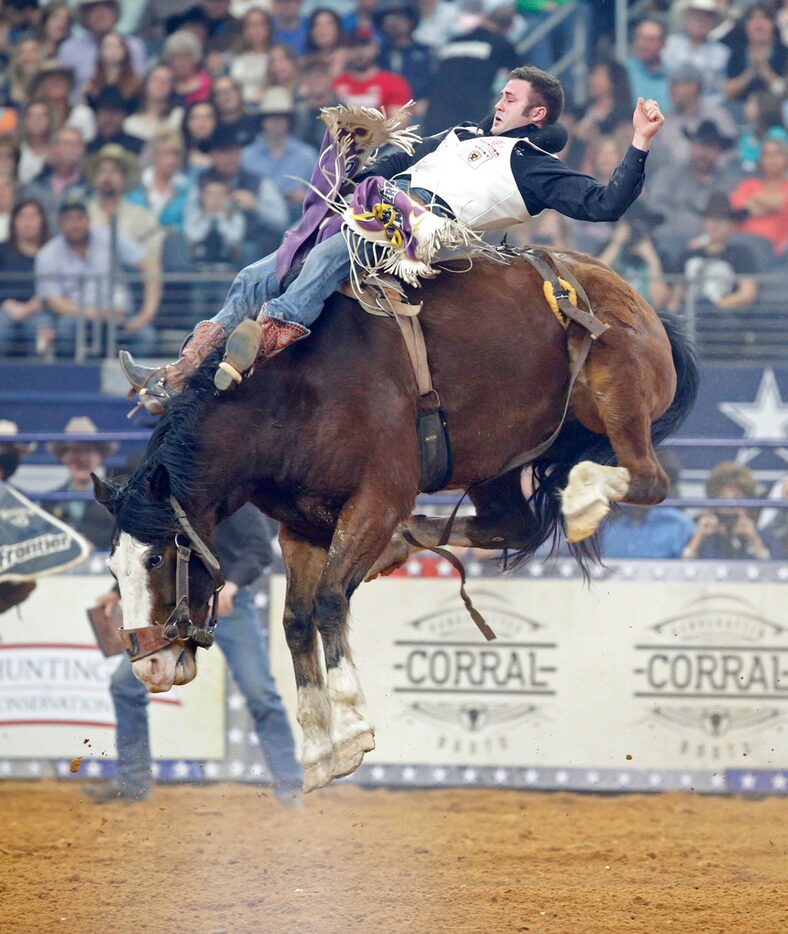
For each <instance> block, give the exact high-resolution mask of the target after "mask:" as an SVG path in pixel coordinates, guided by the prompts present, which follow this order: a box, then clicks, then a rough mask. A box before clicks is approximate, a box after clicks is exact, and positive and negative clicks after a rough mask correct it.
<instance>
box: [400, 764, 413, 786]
mask: <svg viewBox="0 0 788 934" xmlns="http://www.w3.org/2000/svg"><path fill="white" fill-rule="evenodd" d="M415 777H416V770H415V769H414V768H413V767H412V766H410V765H406V766H405V768H404V769H403V770H402V781H403V782H412V781H413V779H414V778H415Z"/></svg>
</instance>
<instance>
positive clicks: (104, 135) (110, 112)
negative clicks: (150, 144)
mask: <svg viewBox="0 0 788 934" xmlns="http://www.w3.org/2000/svg"><path fill="white" fill-rule="evenodd" d="M128 115H129V104H128V101H127V100H125V98H124V97H123V94H122V93H121V91H120V88H116V87H114V86H112V85H110V86H108V87H106V88H103V89H102V90H101V91H100V92H99V94H98V96H97V97H96V135H95V136H94V137H93V139H92V140H91V141H90V143H88V146H87V151H88V152H89V153H96V152H98V151H99V149H101V148H102V146H106V145H107V144H108V143H117V145H118V146H122V147H123V148H124V149H128V150H129V152H133V153H134V155H135V156H138V155H139V154H140V153H141V152H142V150H143V148H144V147H145V140H143V139H140V138H139V137H138V136H132V135H131V134H130V133H127V132H126V131H125V130H124V129H123V122H124V120H125V119H126V117H128Z"/></svg>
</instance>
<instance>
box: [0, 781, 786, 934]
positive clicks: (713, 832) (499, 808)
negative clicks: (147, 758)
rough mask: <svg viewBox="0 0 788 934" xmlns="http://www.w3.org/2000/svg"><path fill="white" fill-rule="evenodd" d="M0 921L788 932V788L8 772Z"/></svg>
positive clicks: (259, 928)
mask: <svg viewBox="0 0 788 934" xmlns="http://www.w3.org/2000/svg"><path fill="white" fill-rule="evenodd" d="M0 826H2V835H1V836H0V865H1V866H2V873H0V929H2V930H3V931H8V932H15V934H16V932H19V934H27V932H38V931H47V932H51V931H63V932H68V931H79V932H85V931H91V932H98V934H103V932H110V931H111V932H119V934H126V932H129V934H131V932H138V931H149V932H157V934H170V932H197V934H220V932H227V934H247V932H248V934H258V932H266V934H267V932H272V934H289V932H298V934H313V932H314V934H329V932H330V934H334V932H337V934H343V932H346V931H369V932H373V934H398V932H419V934H421V932H424V934H427V932H429V934H433V932H436V934H444V932H479V934H486V932H497V931H507V932H508V931H529V932H561V934H564V932H565V934H595V932H604V934H619V932H628V931H642V932H648V934H652V932H662V931H668V932H669V931H674V932H681V934H694V932H699V934H700V932H702V934H715V932H726V934H727V932H731V934H750V932H752V934H781V932H786V931H788V886H786V883H787V882H788V840H787V839H786V827H787V826H788V799H783V800H779V799H766V800H755V801H752V800H743V799H740V798H739V799H736V798H734V799H730V798H718V797H700V796H691V795H683V794H681V795H680V794H666V795H661V796H653V797H652V796H631V797H592V796H585V795H571V794H536V793H528V794H526V793H518V792H507V791H496V792H492V791H476V790H470V791H459V790H458V791H418V792H417V791H413V792H396V791H383V790H377V791H363V790H360V789H356V788H353V787H350V786H348V785H344V786H341V787H334V788H330V789H328V790H325V791H322V792H317V793H315V794H313V795H311V796H309V798H308V799H307V801H306V804H305V806H304V807H303V808H302V809H301V810H298V811H295V810H282V809H280V808H279V806H278V805H277V804H276V802H275V801H274V799H273V798H272V797H271V795H270V793H269V792H268V791H267V789H262V788H260V787H249V786H236V785H215V786H209V787H194V786H190V787H182V786H181V787H173V786H171V787H158V788H157V789H156V790H155V792H154V795H153V796H152V798H151V799H150V800H149V801H148V802H146V803H145V804H141V805H133V806H124V805H121V804H112V805H105V806H98V805H95V804H92V803H90V802H88V801H86V800H85V799H83V798H81V796H80V793H79V783H78V782H63V783H55V782H35V783H23V782H11V781H5V782H2V783H0Z"/></svg>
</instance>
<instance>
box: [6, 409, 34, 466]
mask: <svg viewBox="0 0 788 934" xmlns="http://www.w3.org/2000/svg"><path fill="white" fill-rule="evenodd" d="M17 434H19V429H18V428H17V425H16V422H12V421H9V420H8V419H0V480H9V479H10V478H11V477H13V475H14V474H15V473H16V469H17V467H19V464H20V462H21V461H22V460H24V458H26V457H27V456H28V455H29V454H32V453H33V451H35V449H36V443H35V441H28V442H27V443H25V442H24V441H15V440H14V436H15V435H17Z"/></svg>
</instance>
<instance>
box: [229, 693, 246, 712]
mask: <svg viewBox="0 0 788 934" xmlns="http://www.w3.org/2000/svg"><path fill="white" fill-rule="evenodd" d="M243 705H244V699H243V696H242V695H241V694H231V695H230V696H229V697H228V698H227V706H228V707H229V708H230V710H240V709H241V707H243Z"/></svg>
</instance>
